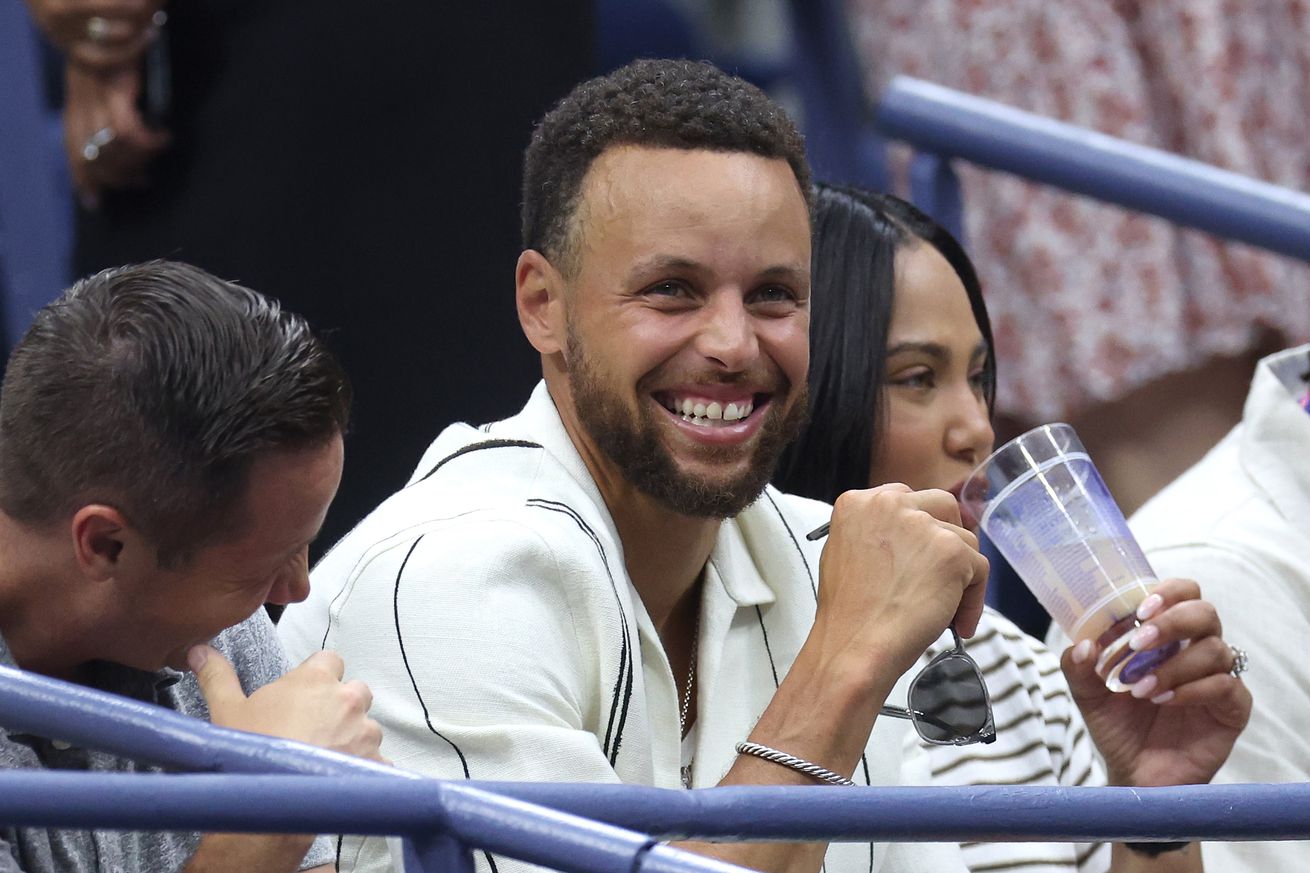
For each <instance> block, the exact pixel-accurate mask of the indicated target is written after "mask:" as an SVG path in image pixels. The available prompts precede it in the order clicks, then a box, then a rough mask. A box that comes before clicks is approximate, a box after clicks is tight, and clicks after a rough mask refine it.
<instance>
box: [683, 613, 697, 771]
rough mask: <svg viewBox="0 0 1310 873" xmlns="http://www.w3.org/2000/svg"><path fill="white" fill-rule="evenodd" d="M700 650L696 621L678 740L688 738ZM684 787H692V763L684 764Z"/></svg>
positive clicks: (688, 662) (692, 636)
mask: <svg viewBox="0 0 1310 873" xmlns="http://www.w3.org/2000/svg"><path fill="white" fill-rule="evenodd" d="M699 648H700V620H699V617H698V619H697V621H696V629H695V630H694V631H693V632H692V635H691V657H690V658H689V659H688V661H687V685H686V687H685V689H684V692H683V696H682V706H681V707H680V708H679V710H678V738H679V739H680V740H682V739H685V738H686V736H687V712H688V711H689V710H690V708H691V690H692V686H693V685H695V684H696V656H697V654H698V650H699ZM680 771H681V775H682V787H683V788H690V787H691V763H690V762H689V763H687V764H684V765H683V766H682V767H681V768H680Z"/></svg>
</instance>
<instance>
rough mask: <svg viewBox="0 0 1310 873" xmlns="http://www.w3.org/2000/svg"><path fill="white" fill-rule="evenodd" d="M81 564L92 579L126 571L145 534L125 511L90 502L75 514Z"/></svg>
mask: <svg viewBox="0 0 1310 873" xmlns="http://www.w3.org/2000/svg"><path fill="white" fill-rule="evenodd" d="M70 528H71V531H70V532H71V534H72V537H73V552H74V555H75V557H76V559H77V565H78V567H79V568H81V570H82V573H83V575H84V576H86V577H87V578H89V579H94V580H95V581H98V582H102V581H104V580H106V579H111V578H114V577H116V576H119V575H121V574H122V572H123V569H124V564H125V563H127V562H131V561H134V560H135V559H137V558H138V557H139V556H138V555H136V554H135V553H136V552H137V551H139V550H140V544H141V537H140V536H139V535H138V534H137V533H136V532H135V531H134V530H133V529H132V528H131V526H130V525H128V523H127V519H125V518H124V517H123V514H122V513H121V512H119V511H118V510H117V509H115V508H114V507H112V506H106V505H105V504H103V503H89V504H87V505H86V506H83V507H82V508H81V509H79V510H78V511H77V512H76V513H74V514H73V521H72V524H71V525H70Z"/></svg>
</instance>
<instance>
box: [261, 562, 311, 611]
mask: <svg viewBox="0 0 1310 873" xmlns="http://www.w3.org/2000/svg"><path fill="white" fill-rule="evenodd" d="M308 596H309V555H308V554H304V555H301V556H300V557H299V558H297V559H296V561H295V562H294V563H292V565H291V566H290V567H288V568H287V569H285V570H283V571H282V572H281V574H279V575H278V578H277V580H276V581H275V582H274V583H273V587H272V588H270V589H269V591H268V602H269V603H272V604H276V605H278V606H286V605H287V604H288V603H299V602H300V601H302V600H304V599H305V598H306V597H308Z"/></svg>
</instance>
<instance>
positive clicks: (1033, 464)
mask: <svg viewBox="0 0 1310 873" xmlns="http://www.w3.org/2000/svg"><path fill="white" fill-rule="evenodd" d="M960 500H961V502H962V503H963V504H964V509H965V512H966V513H971V514H972V515H973V517H974V518H976V519H977V520H978V524H979V526H980V527H981V528H982V531H983V533H985V534H986V535H987V536H988V537H990V538H991V540H992V542H994V543H995V544H996V548H997V549H998V550H999V551H1000V553H1001V554H1002V555H1004V556H1005V559H1006V560H1007V561H1009V562H1010V564H1011V565H1012V566H1013V567H1014V569H1015V572H1017V573H1018V574H1019V577H1020V578H1021V579H1023V581H1024V583H1025V584H1026V585H1027V586H1028V588H1029V589H1030V590H1031V591H1032V592H1033V595H1034V596H1035V597H1036V598H1037V600H1038V602H1039V603H1041V604H1042V606H1043V607H1045V608H1046V611H1047V612H1049V613H1050V614H1051V618H1053V619H1054V620H1055V623H1056V624H1058V625H1059V626H1060V628H1061V629H1062V630H1063V631H1064V632H1065V633H1066V634H1068V636H1069V638H1070V639H1072V640H1073V641H1074V642H1075V643H1077V642H1080V641H1082V640H1086V639H1090V640H1094V641H1096V642H1098V643H1099V644H1100V645H1101V655H1100V658H1099V659H1098V660H1097V663H1096V671H1097V673H1098V674H1099V675H1100V676H1101V677H1102V678H1104V679H1105V684H1106V687H1108V688H1109V689H1110V690H1112V691H1124V690H1126V689H1127V688H1129V687H1130V686H1131V685H1132V684H1133V683H1134V682H1136V681H1137V680H1139V679H1141V678H1142V677H1143V676H1145V675H1146V674H1148V673H1149V672H1151V670H1152V669H1154V668H1155V666H1156V665H1158V664H1159V663H1160V662H1161V661H1164V660H1165V659H1166V658H1168V657H1170V656H1171V655H1173V654H1174V653H1175V652H1176V651H1178V644H1177V643H1174V644H1171V645H1168V646H1162V647H1160V648H1158V649H1151V650H1148V651H1145V652H1134V651H1133V650H1132V649H1130V648H1129V647H1128V641H1129V639H1130V638H1131V637H1132V635H1133V631H1134V630H1135V629H1136V628H1137V626H1138V624H1139V622H1138V621H1137V607H1138V605H1139V604H1140V603H1141V602H1142V601H1143V600H1144V599H1145V598H1146V596H1147V595H1148V594H1150V593H1151V589H1152V588H1153V587H1154V586H1155V585H1156V583H1157V581H1158V580H1157V579H1156V575H1155V571H1154V570H1152V569H1151V565H1150V564H1148V563H1147V561H1146V556H1144V555H1143V554H1142V550H1141V548H1140V547H1139V546H1138V545H1137V541H1136V540H1135V539H1133V536H1132V534H1131V533H1130V532H1129V530H1128V524H1127V522H1126V521H1124V517H1123V513H1122V512H1121V511H1120V510H1119V506H1118V505H1117V504H1116V503H1115V502H1114V498H1113V497H1111V496H1110V492H1109V490H1108V489H1107V488H1106V487H1105V482H1104V481H1102V479H1101V476H1100V474H1099V473H1098V472H1097V471H1096V467H1095V466H1094V465H1093V464H1092V459H1091V458H1090V457H1088V455H1087V450H1086V449H1084V448H1083V444H1082V442H1080V441H1079V439H1078V435H1077V434H1076V433H1074V430H1073V428H1072V427H1070V426H1069V425H1067V424H1047V425H1042V426H1041V427H1037V428H1034V429H1033V430H1030V431H1028V432H1027V433H1025V434H1023V435H1021V436H1018V437H1015V438H1014V439H1012V440H1010V441H1009V442H1008V443H1006V444H1005V445H1003V446H1001V447H1000V448H999V449H997V450H996V451H995V452H993V453H992V454H991V456H990V457H989V458H987V460H985V461H983V462H982V464H981V465H980V466H979V467H978V469H977V470H975V471H974V472H973V475H972V476H970V477H969V480H968V481H967V482H966V484H965V486H964V488H963V489H962V490H961V492H960Z"/></svg>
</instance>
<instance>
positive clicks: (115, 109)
mask: <svg viewBox="0 0 1310 873" xmlns="http://www.w3.org/2000/svg"><path fill="white" fill-rule="evenodd" d="M65 82H66V90H65V95H64V152H65V154H66V155H67V156H68V169H69V172H70V173H71V175H72V178H73V187H74V188H75V189H76V190H77V192H78V194H79V195H80V196H81V198H82V203H83V205H84V206H86V207H87V208H91V209H94V208H95V207H96V206H97V205H98V204H99V198H100V194H101V192H102V191H104V190H105V189H108V188H126V187H130V186H134V185H144V184H145V182H146V167H147V165H148V164H149V163H150V161H151V160H152V159H153V158H154V157H155V155H157V154H159V153H160V152H161V151H163V150H164V149H165V148H166V147H167V146H168V143H169V135H168V133H167V132H165V131H160V130H151V129H150V128H149V127H147V126H146V124H145V122H144V121H143V120H142V118H141V113H140V112H139V111H138V110H137V107H136V98H137V94H138V92H139V91H140V88H141V77H140V75H139V74H138V73H137V72H136V71H135V70H126V71H123V72H119V73H113V74H111V75H107V76H100V75H95V74H92V73H87V72H85V71H83V70H79V69H78V68H77V67H76V66H74V65H72V64H69V65H68V68H67V76H66V79H65Z"/></svg>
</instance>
